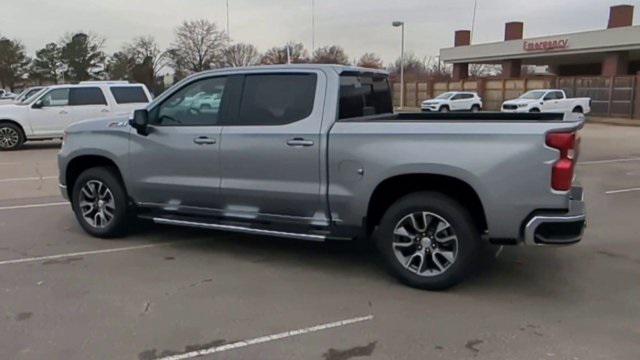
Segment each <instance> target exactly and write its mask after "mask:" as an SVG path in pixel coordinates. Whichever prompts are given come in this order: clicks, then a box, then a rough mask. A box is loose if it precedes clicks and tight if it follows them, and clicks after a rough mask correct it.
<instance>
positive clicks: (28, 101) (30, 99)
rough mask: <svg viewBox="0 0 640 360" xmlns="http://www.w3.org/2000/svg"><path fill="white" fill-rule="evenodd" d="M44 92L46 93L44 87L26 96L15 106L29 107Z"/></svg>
mask: <svg viewBox="0 0 640 360" xmlns="http://www.w3.org/2000/svg"><path fill="white" fill-rule="evenodd" d="M45 91H47V88H46V87H45V88H42V89H38V90H37V91H36V92H33V93H31V94H27V96H26V97H25V98H23V99H22V100H20V101H18V102H17V105H29V104H31V103H33V102H34V101H35V100H36V99H37V98H38V97H40V95H42V93H44V92H45Z"/></svg>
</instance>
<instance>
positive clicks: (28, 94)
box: [0, 86, 44, 105]
mask: <svg viewBox="0 0 640 360" xmlns="http://www.w3.org/2000/svg"><path fill="white" fill-rule="evenodd" d="M42 89H44V86H33V87H30V88H27V89H25V90H24V91H22V92H21V93H20V94H19V95H18V96H16V97H15V98H13V99H0V105H5V104H14V103H19V102H23V101H25V100H27V99H29V98H30V97H31V96H33V95H35V94H36V93H38V92H39V91H40V90H42Z"/></svg>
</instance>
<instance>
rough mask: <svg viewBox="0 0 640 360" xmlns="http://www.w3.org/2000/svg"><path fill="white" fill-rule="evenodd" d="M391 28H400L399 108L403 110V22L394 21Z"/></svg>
mask: <svg viewBox="0 0 640 360" xmlns="http://www.w3.org/2000/svg"><path fill="white" fill-rule="evenodd" d="M391 25H393V27H400V28H402V40H401V45H400V108H401V109H402V108H404V21H394V22H393V23H391Z"/></svg>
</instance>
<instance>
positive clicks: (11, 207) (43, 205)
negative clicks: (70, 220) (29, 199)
mask: <svg viewBox="0 0 640 360" xmlns="http://www.w3.org/2000/svg"><path fill="white" fill-rule="evenodd" d="M62 205H70V204H69V203H68V202H66V201H65V202H54V203H44V204H28V205H13V206H3V207H0V210H16V209H31V208H41V207H48V206H62Z"/></svg>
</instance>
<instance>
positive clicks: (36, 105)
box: [31, 100, 44, 109]
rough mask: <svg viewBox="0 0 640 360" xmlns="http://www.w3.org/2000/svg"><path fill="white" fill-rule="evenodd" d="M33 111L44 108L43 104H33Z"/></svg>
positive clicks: (39, 101)
mask: <svg viewBox="0 0 640 360" xmlns="http://www.w3.org/2000/svg"><path fill="white" fill-rule="evenodd" d="M31 107H32V108H34V109H42V107H44V104H43V103H42V100H38V101H36V102H35V103H33V106H31Z"/></svg>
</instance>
